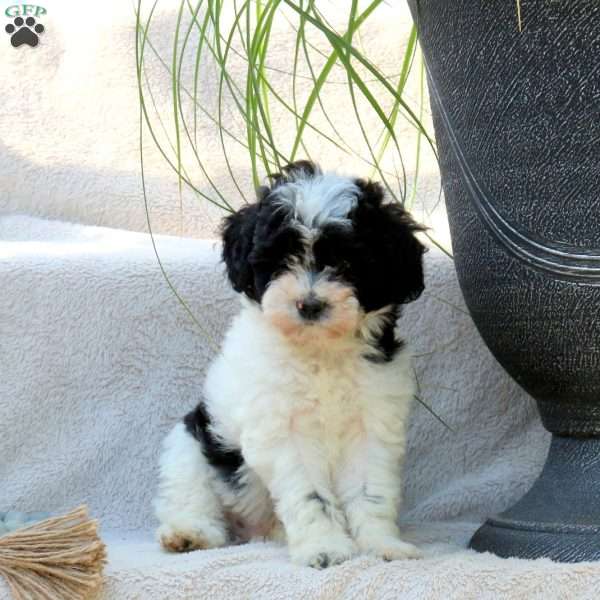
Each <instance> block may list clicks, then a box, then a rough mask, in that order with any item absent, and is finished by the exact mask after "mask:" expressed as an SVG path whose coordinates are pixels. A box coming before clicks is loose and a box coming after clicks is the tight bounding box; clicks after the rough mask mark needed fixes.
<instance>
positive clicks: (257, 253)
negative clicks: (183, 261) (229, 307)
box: [222, 188, 304, 302]
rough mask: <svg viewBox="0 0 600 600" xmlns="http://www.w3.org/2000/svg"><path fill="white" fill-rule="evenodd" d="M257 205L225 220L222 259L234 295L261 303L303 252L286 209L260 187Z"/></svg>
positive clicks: (299, 238) (247, 207)
mask: <svg viewBox="0 0 600 600" xmlns="http://www.w3.org/2000/svg"><path fill="white" fill-rule="evenodd" d="M259 193H260V194H261V195H262V198H261V200H260V202H259V203H258V204H253V205H249V206H245V207H244V208H242V209H241V210H239V211H238V212H237V213H234V214H233V215H230V216H229V217H227V218H226V219H225V222H224V224H223V229H222V236H223V260H224V261H225V264H226V266H227V274H228V276H229V281H230V282H231V285H232V286H233V289H234V290H235V291H236V292H244V293H245V294H246V295H247V296H248V297H249V298H250V299H252V300H255V301H256V302H260V300H261V298H262V296H263V294H264V292H265V290H266V288H267V285H268V284H269V282H270V281H271V280H272V279H273V278H274V277H276V276H277V275H278V274H279V273H281V272H282V271H284V270H285V269H286V267H287V266H288V265H289V263H290V261H291V259H292V258H299V257H301V256H302V254H303V252H304V245H303V242H302V235H301V233H300V231H298V229H297V228H295V227H294V226H293V225H292V218H291V214H290V211H289V209H288V208H286V207H285V206H282V205H281V204H280V203H278V202H276V201H274V199H273V197H272V196H271V195H270V194H269V191H268V189H264V188H261V191H260V192H259Z"/></svg>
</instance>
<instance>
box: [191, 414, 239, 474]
mask: <svg viewBox="0 0 600 600" xmlns="http://www.w3.org/2000/svg"><path fill="white" fill-rule="evenodd" d="M183 422H184V424H185V427H186V429H187V431H188V432H189V433H190V435H192V436H193V437H194V438H195V439H196V440H198V442H200V445H201V446H202V451H203V452H204V456H206V460H208V462H209V464H210V465H212V466H213V467H214V468H215V469H217V471H218V472H219V473H220V475H221V477H223V479H225V480H226V481H228V482H230V483H235V482H236V476H237V472H238V471H239V469H240V467H241V466H242V465H243V464H244V458H243V457H242V453H241V452H240V451H239V450H228V449H225V448H223V445H222V444H221V442H220V441H219V439H218V438H217V437H216V436H215V435H214V434H213V433H212V432H211V431H210V415H209V414H208V412H207V411H206V407H205V406H204V404H202V403H200V404H199V405H198V406H197V407H196V408H195V409H194V410H193V411H192V412H190V413H188V414H187V415H186V416H185V417H184V419H183Z"/></svg>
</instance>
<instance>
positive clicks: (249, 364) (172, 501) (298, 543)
mask: <svg viewBox="0 0 600 600" xmlns="http://www.w3.org/2000/svg"><path fill="white" fill-rule="evenodd" d="M258 195H259V198H258V201H257V202H256V203H255V204H251V205H248V206H245V207H244V208H242V209H240V210H239V211H238V212H236V213H235V214H232V215H231V216H229V217H227V218H226V219H225V222H224V226H223V230H222V237H223V259H224V262H225V264H226V267H227V274H228V277H229V280H230V282H231V285H232V286H233V288H234V289H235V290H236V291H237V292H240V293H241V294H242V310H241V312H240V313H239V314H238V316H237V317H236V318H235V320H234V321H233V323H232V325H231V328H230V329H229V331H228V332H227V335H226V337H225V341H224V343H223V348H222V351H221V354H220V355H219V356H218V357H217V358H216V360H215V361H214V362H213V364H212V366H211V367H210V369H209V372H208V375H207V379H206V382H205V387H204V398H203V401H202V402H201V404H200V405H199V406H198V407H197V408H196V409H195V410H194V411H192V412H191V413H189V414H188V415H187V416H186V417H185V418H184V419H183V422H182V423H179V424H177V425H176V426H175V428H174V429H173V430H172V431H171V432H170V434H169V435H168V436H167V438H166V440H165V443H164V449H163V454H162V457H161V461H160V481H159V492H158V497H157V499H156V501H155V508H156V515H157V517H158V519H159V521H160V523H161V525H160V528H159V529H158V537H159V539H160V541H161V543H162V545H163V547H164V548H166V549H167V550H171V551H188V550H194V549H198V548H215V547H218V546H223V545H225V544H227V543H228V542H231V541H234V540H236V539H237V540H248V539H250V538H253V537H257V536H260V537H263V538H266V539H272V540H281V541H286V542H287V544H288V547H289V552H290V555H291V558H292V560H293V561H294V562H295V563H297V564H300V565H308V566H311V567H315V568H325V567H327V566H329V565H336V564H339V563H341V562H342V561H344V560H346V559H348V558H349V557H351V556H352V555H354V554H356V553H359V552H365V553H371V554H374V555H376V556H378V557H381V558H383V559H386V560H393V559H401V558H417V557H419V556H420V552H419V550H418V549H417V548H416V547H414V546H413V545H411V544H409V543H407V542H404V541H402V539H401V537H400V532H399V530H398V525H397V517H398V510H399V506H400V493H401V464H402V461H403V458H404V453H405V447H406V433H405V431H406V423H407V418H408V414H409V408H410V405H411V401H412V399H413V395H414V393H415V386H414V381H413V377H412V370H411V363H410V357H409V355H408V353H407V351H406V350H405V348H404V344H403V342H402V341H401V340H400V339H399V338H398V337H397V336H396V322H397V320H398V317H399V316H400V307H401V305H402V304H404V303H406V302H410V301H411V300H414V299H416V298H417V297H418V296H419V295H420V294H421V292H422V291H423V268H422V255H423V252H424V247H423V246H422V245H421V243H420V242H419V241H418V240H417V238H416V237H415V233H416V232H417V231H419V230H420V229H421V228H420V227H419V226H418V225H417V224H416V223H415V222H414V221H413V220H412V219H411V218H410V216H409V215H408V214H407V213H406V212H405V211H404V210H403V209H402V208H401V206H399V205H398V204H397V203H392V202H386V201H385V198H384V191H383V188H382V187H381V185H379V184H377V183H372V182H368V181H364V180H361V179H352V178H349V177H340V176H338V175H335V174H331V173H323V172H322V171H321V170H320V169H319V168H318V167H317V166H316V165H314V164H312V163H310V162H307V161H299V162H296V163H293V164H291V165H288V166H287V167H285V168H284V169H283V172H282V173H280V174H278V175H276V176H273V177H271V186H270V187H264V188H261V189H260V190H259V194H258Z"/></svg>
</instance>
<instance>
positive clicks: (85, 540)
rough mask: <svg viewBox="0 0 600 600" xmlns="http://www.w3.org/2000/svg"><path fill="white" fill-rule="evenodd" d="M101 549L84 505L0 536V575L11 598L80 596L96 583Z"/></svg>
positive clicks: (102, 554)
mask: <svg viewBox="0 0 600 600" xmlns="http://www.w3.org/2000/svg"><path fill="white" fill-rule="evenodd" d="M105 562H106V548H105V546H104V544H103V543H102V541H101V540H100V538H99V537H98V523H97V522H96V521H95V520H92V519H90V518H89V517H88V511H87V507H86V506H80V507H79V508H76V509H75V510H73V511H71V512H70V513H68V514H66V515H64V516H62V517H55V518H51V519H46V520H45V521H41V522H39V523H36V524H35V525H31V526H29V527H24V528H22V529H19V530H17V531H14V532H12V533H9V534H7V535H4V536H2V537H0V575H2V576H3V577H4V578H5V579H6V581H7V582H8V585H9V587H10V590H11V592H12V594H13V596H14V598H15V600H38V599H40V600H41V599H43V600H82V599H84V598H88V597H89V596H90V595H91V594H92V593H93V592H94V591H96V590H97V589H98V588H99V586H100V585H101V583H102V568H103V566H104V564H105Z"/></svg>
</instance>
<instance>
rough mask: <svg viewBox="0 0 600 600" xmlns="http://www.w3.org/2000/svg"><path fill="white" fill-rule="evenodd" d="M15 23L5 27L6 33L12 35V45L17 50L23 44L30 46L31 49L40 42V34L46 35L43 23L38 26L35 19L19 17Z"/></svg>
mask: <svg viewBox="0 0 600 600" xmlns="http://www.w3.org/2000/svg"><path fill="white" fill-rule="evenodd" d="M13 23H14V25H13ZM13 23H9V24H8V25H7V26H6V27H5V31H6V33H8V34H9V35H10V43H11V44H12V45H13V46H14V47H15V48H17V47H19V46H21V45H22V44H28V45H29V46H31V47H34V46H37V45H38V42H39V41H40V38H39V36H38V34H40V33H44V26H43V25H42V24H41V23H37V24H36V22H35V19H34V18H33V17H27V19H25V20H23V19H22V18H21V17H17V18H16V19H15V20H14V21H13Z"/></svg>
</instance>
